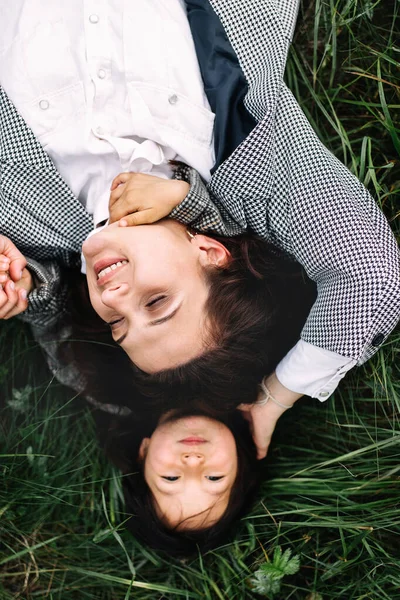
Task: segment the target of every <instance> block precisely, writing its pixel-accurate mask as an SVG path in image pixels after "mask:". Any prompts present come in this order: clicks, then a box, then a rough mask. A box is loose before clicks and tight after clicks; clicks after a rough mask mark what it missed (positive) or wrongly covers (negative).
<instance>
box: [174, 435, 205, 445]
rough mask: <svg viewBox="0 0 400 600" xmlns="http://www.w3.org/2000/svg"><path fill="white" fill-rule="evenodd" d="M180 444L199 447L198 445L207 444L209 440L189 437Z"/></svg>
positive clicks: (180, 441)
mask: <svg viewBox="0 0 400 600" xmlns="http://www.w3.org/2000/svg"><path fill="white" fill-rule="evenodd" d="M179 443H180V444H186V445H187V446H197V445H198V444H206V443H207V440H205V439H204V438H200V437H193V436H191V437H187V438H185V439H184V440H179Z"/></svg>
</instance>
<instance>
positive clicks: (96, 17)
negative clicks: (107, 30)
mask: <svg viewBox="0 0 400 600" xmlns="http://www.w3.org/2000/svg"><path fill="white" fill-rule="evenodd" d="M89 21H90V22H91V23H93V25H95V24H96V23H98V22H99V15H94V14H93V15H90V17H89Z"/></svg>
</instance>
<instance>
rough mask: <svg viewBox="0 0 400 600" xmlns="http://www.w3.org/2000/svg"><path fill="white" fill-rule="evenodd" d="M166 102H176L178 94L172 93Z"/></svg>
mask: <svg viewBox="0 0 400 600" xmlns="http://www.w3.org/2000/svg"><path fill="white" fill-rule="evenodd" d="M168 102H169V103H170V104H176V103H177V102H178V96H177V95H176V94H172V96H170V97H169V98H168Z"/></svg>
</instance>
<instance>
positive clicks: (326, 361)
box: [0, 0, 355, 401]
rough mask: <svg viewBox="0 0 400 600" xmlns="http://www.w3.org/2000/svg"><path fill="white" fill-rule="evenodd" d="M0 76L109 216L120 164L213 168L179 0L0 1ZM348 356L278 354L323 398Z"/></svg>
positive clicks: (157, 169) (58, 159)
mask: <svg viewBox="0 0 400 600" xmlns="http://www.w3.org/2000/svg"><path fill="white" fill-rule="evenodd" d="M0 14H1V19H0V82H1V85H2V86H3V87H4V89H5V91H6V93H7V94H8V96H9V97H10V99H11V100H12V101H13V102H14V104H15V105H16V107H17V109H18V110H19V112H20V113H21V115H22V117H23V118H24V119H25V121H26V122H27V123H28V125H29V126H30V127H31V128H32V130H33V132H34V133H35V135H36V136H37V138H38V139H39V141H40V142H41V144H42V145H43V147H44V149H45V150H46V152H47V153H48V154H49V155H50V157H51V158H52V160H53V161H54V163H55V165H56V167H57V169H58V171H59V172H60V173H61V175H62V176H63V178H64V179H65V181H66V182H67V183H68V185H69V186H70V188H71V189H72V191H73V192H74V194H75V195H76V196H77V197H78V198H79V200H80V201H81V202H82V203H83V204H84V205H85V206H86V208H87V210H88V212H89V213H90V214H91V215H93V220H94V224H95V225H96V224H97V223H99V222H101V221H103V220H105V219H106V218H108V200H109V193H110V184H111V181H112V180H113V179H114V177H115V176H116V175H117V174H118V173H120V172H121V171H133V172H144V173H151V174H153V175H157V176H159V177H170V176H171V171H170V167H169V166H168V162H167V161H168V160H169V159H179V160H182V161H183V162H185V163H186V164H188V165H190V166H192V167H194V168H195V169H196V170H197V171H199V172H200V174H201V175H202V177H203V178H204V179H205V180H206V181H208V180H209V179H210V169H211V167H212V166H213V164H214V150H213V137H212V133H213V123H214V115H213V113H212V112H211V110H210V107H209V104H208V101H207V97H206V95H205V93H204V89H203V84H202V80H201V75H200V71H199V66H198V62H197V57H196V53H195V49H194V44H193V40H192V37H191V32H190V27H189V24H188V21H187V17H186V12H185V3H184V1H183V0H135V1H133V0H68V2H60V1H54V2H49V1H48V0H13V1H12V2H10V1H9V0H0ZM354 364H355V361H353V360H351V359H346V358H345V357H343V356H340V355H338V354H335V353H334V352H329V351H328V350H323V349H321V348H316V347H315V346H312V345H310V344H307V343H306V342H304V341H302V340H301V341H299V342H298V344H297V345H296V346H295V347H294V348H293V349H292V350H291V351H290V352H289V354H288V355H287V356H286V357H285V358H284V359H283V360H282V361H281V363H280V364H279V365H278V367H277V370H276V374H277V377H278V379H279V380H280V382H281V383H282V384H283V385H284V386H286V387H287V388H288V389H290V390H292V391H295V392H298V393H303V394H307V395H310V396H313V397H316V398H318V399H319V400H321V401H322V400H326V399H327V398H328V397H329V396H330V395H331V393H332V392H333V391H334V389H335V388H336V386H337V384H338V382H339V381H340V379H341V378H342V377H343V376H344V374H345V373H346V372H347V371H348V370H349V369H350V368H351V367H352V366H354Z"/></svg>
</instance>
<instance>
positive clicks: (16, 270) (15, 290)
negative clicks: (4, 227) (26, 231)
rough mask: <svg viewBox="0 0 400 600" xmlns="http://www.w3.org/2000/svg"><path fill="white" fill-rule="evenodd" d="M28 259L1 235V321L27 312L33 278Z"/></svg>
mask: <svg viewBox="0 0 400 600" xmlns="http://www.w3.org/2000/svg"><path fill="white" fill-rule="evenodd" d="M25 266H26V259H25V257H24V256H23V255H22V254H21V252H20V251H19V250H18V249H17V247H16V246H15V244H13V243H12V241H11V240H9V239H8V238H7V237H5V236H4V235H0V319H9V318H11V317H14V316H15V315H18V314H19V313H21V312H23V311H24V310H26V308H27V306H28V300H27V297H28V294H29V292H30V291H31V289H32V276H31V274H30V272H29V271H28V269H26V268H25Z"/></svg>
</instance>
